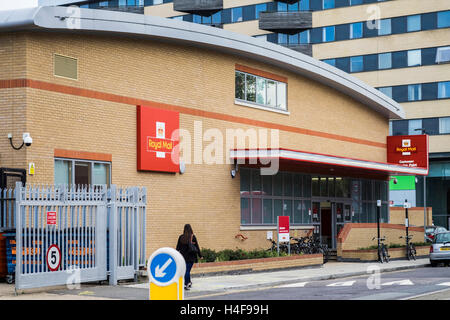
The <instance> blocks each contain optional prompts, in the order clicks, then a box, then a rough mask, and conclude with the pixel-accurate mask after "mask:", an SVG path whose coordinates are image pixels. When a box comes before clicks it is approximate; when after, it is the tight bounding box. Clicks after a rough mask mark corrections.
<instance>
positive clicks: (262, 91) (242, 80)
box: [235, 71, 287, 110]
mask: <svg viewBox="0 0 450 320" xmlns="http://www.w3.org/2000/svg"><path fill="white" fill-rule="evenodd" d="M286 94H287V87H286V83H284V82H280V81H276V80H272V79H267V78H264V77H259V76H256V75H252V74H249V73H245V72H241V71H236V72H235V98H236V99H237V100H240V101H243V102H252V103H255V104H257V105H261V106H265V107H270V108H274V109H280V110H286V109H287V106H286Z"/></svg>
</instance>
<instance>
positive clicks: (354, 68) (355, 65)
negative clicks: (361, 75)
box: [350, 56, 364, 72]
mask: <svg viewBox="0 0 450 320" xmlns="http://www.w3.org/2000/svg"><path fill="white" fill-rule="evenodd" d="M363 69H364V64H363V57H362V56H358V57H351V58H350V72H361V71H363Z"/></svg>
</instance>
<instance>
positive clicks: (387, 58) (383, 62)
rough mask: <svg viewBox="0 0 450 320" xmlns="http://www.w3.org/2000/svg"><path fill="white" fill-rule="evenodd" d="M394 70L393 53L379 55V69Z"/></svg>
mask: <svg viewBox="0 0 450 320" xmlns="http://www.w3.org/2000/svg"><path fill="white" fill-rule="evenodd" d="M390 68H392V53H391V52H387V53H381V54H379V55H378V69H390Z"/></svg>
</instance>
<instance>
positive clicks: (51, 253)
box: [47, 244, 61, 271]
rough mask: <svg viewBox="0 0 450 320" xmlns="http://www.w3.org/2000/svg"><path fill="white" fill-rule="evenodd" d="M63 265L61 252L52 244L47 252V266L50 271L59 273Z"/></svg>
mask: <svg viewBox="0 0 450 320" xmlns="http://www.w3.org/2000/svg"><path fill="white" fill-rule="evenodd" d="M60 265H61V250H59V247H58V246H57V245H56V244H52V245H51V246H50V248H48V250H47V266H48V269H49V270H50V271H57V270H58V269H59V266H60Z"/></svg>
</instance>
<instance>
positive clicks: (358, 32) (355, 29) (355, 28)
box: [350, 22, 363, 39]
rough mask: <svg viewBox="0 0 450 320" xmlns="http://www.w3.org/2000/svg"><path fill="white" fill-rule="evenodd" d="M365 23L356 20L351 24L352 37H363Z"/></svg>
mask: <svg viewBox="0 0 450 320" xmlns="http://www.w3.org/2000/svg"><path fill="white" fill-rule="evenodd" d="M362 33H363V23H362V22H356V23H352V24H351V25H350V39H357V38H362V36H363V34H362Z"/></svg>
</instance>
